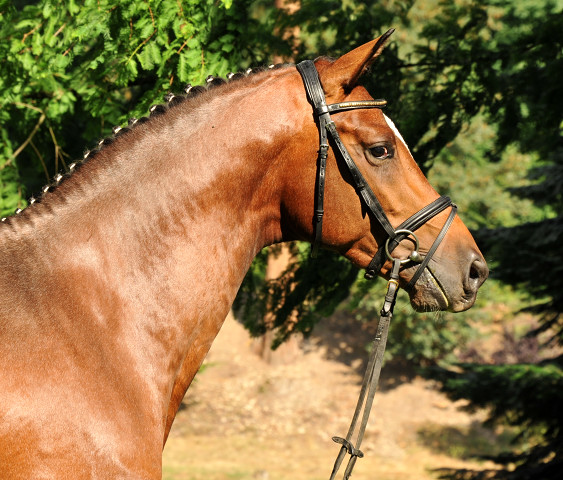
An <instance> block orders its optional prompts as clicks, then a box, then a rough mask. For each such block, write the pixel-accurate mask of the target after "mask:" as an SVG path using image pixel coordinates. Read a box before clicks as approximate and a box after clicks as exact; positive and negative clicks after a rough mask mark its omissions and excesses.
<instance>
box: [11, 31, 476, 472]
mask: <svg viewBox="0 0 563 480" xmlns="http://www.w3.org/2000/svg"><path fill="white" fill-rule="evenodd" d="M373 45H374V42H371V43H370V44H367V45H365V46H363V47H360V48H359V49H356V50H354V51H353V52H351V53H349V54H348V55H346V56H345V57H342V58H341V59H339V60H337V61H336V62H334V63H331V62H329V61H328V60H320V61H318V62H317V67H318V69H319V74H320V77H321V80H322V82H323V84H324V86H325V90H326V94H327V98H328V99H329V101H342V100H344V99H368V98H370V97H369V94H368V93H367V92H366V91H365V90H364V89H363V88H361V87H356V86H355V81H356V80H357V77H358V76H359V75H360V74H361V73H362V72H363V71H364V70H365V67H366V66H367V65H368V64H369V63H371V62H372V61H373V60H374V58H375V57H376V56H377V55H378V54H379V52H372V51H371V49H372V47H373ZM335 121H336V123H337V127H338V129H339V131H340V133H341V136H342V139H343V141H344V143H345V144H346V146H347V148H348V149H349V151H350V153H351V154H352V156H353V157H354V159H355V161H356V162H357V163H358V166H359V168H360V169H361V170H362V172H363V174H364V175H365V177H366V179H368V181H369V182H370V184H371V186H372V188H373V190H374V191H375V192H376V194H377V195H378V197H379V199H380V201H381V203H382V205H383V207H384V208H385V210H386V212H387V215H388V217H389V219H390V220H391V222H392V223H393V224H394V225H397V224H399V223H400V222H401V221H402V220H404V219H405V218H407V217H409V216H410V215H411V214H413V213H414V212H416V211H418V210H419V209H420V208H421V207H423V206H425V205H427V204H428V203H430V202H431V201H432V200H434V199H435V198H437V196H438V195H437V193H436V192H435V191H434V190H433V189H432V187H431V186H430V185H429V184H428V182H427V181H426V179H425V178H424V176H423V175H422V173H421V172H420V170H419V169H418V167H417V166H416V164H415V162H414V160H413V159H412V157H411V155H410V153H409V152H408V149H407V148H406V146H404V145H403V144H402V142H400V141H399V140H398V139H396V138H395V135H394V133H393V131H392V130H391V129H390V128H389V125H388V124H387V122H386V121H385V119H384V117H383V114H382V113H381V112H380V111H378V110H364V111H353V112H346V113H340V114H338V115H336V116H335ZM381 139H387V140H388V141H390V142H393V143H394V144H395V148H396V155H395V158H393V159H389V160H388V161H385V162H382V163H379V164H377V163H376V164H373V162H372V163H370V161H369V160H370V159H369V157H368V154H367V153H366V152H367V148H368V147H369V146H370V145H372V144H373V143H374V142H376V141H379V140H381ZM317 146H318V133H317V129H316V126H315V123H314V122H313V117H312V111H311V106H310V105H309V103H308V102H307V99H306V95H305V90H304V87H303V84H302V82H301V78H300V76H299V74H298V73H297V71H296V70H295V68H291V67H289V68H283V69H278V70H272V71H267V72H263V73H260V74H255V75H252V76H249V77H248V78H246V79H244V80H240V81H237V82H232V83H229V84H226V85H224V86H220V87H217V88H215V89H213V90H212V91H211V92H209V93H206V94H203V95H201V96H200V97H198V98H195V99H192V100H187V101H185V102H183V103H181V104H179V105H178V106H175V107H173V108H171V109H170V110H169V111H168V112H166V113H165V114H162V115H159V116H155V117H153V118H151V119H150V121H148V122H147V123H144V124H142V125H138V126H135V127H134V128H132V129H131V130H130V131H128V132H125V133H123V134H121V135H119V136H118V137H117V138H116V139H115V141H114V142H113V143H112V144H111V145H108V146H104V147H103V148H102V149H101V151H100V152H99V153H98V154H97V155H96V156H95V157H94V158H93V159H92V160H89V161H88V162H86V163H85V164H84V165H82V166H81V167H80V168H79V169H78V171H77V172H76V173H74V174H73V175H71V176H70V177H69V178H68V179H66V180H64V181H62V182H61V184H60V185H59V186H57V187H56V188H55V189H54V191H52V192H50V193H47V194H46V195H45V196H44V198H43V199H42V200H41V201H40V202H37V203H35V204H34V205H32V206H30V207H29V208H27V209H26V210H24V211H23V212H22V213H21V214H19V215H18V216H15V217H11V218H9V219H7V220H6V222H4V223H3V224H0V272H1V273H0V477H1V478H3V479H26V480H27V479H32V478H33V479H36V478H38V479H39V478H40V479H43V478H45V479H47V478H73V479H80V478H108V479H109V478H111V479H116V478H142V479H148V478H160V476H161V452H162V447H163V444H164V442H165V441H166V438H167V435H168V432H169V430H170V427H171V425H172V422H173V419H174V416H175V414H176V412H177V409H178V407H179V405H180V402H181V400H182V397H183V396H184V393H185V391H186V389H187V388H188V386H189V384H190V383H191V381H192V379H193V377H194V375H195V373H196V372H197V370H198V368H199V366H200V365H201V362H202V361H203V359H204V357H205V355H206V353H207V351H208V349H209V347H210V345H211V342H212V341H213V339H214V338H215V336H216V334H217V332H218V330H219V329H220V327H221V324H222V322H223V320H224V318H225V316H226V315H227V313H228V310H229V308H230V306H231V304H232V302H233V300H234V298H235V295H236V292H237V290H238V287H239V286H240V284H241V282H242V279H243V276H244V274H245V272H246V271H247V269H248V267H249V265H250V263H251V261H252V259H253V258H254V256H255V255H256V253H257V252H258V251H259V250H260V249H261V248H262V247H263V246H265V245H269V244H272V243H275V242H280V241H283V240H292V239H303V240H309V239H310V238H311V235H312V215H313V192H314V183H315V171H316V166H315V159H316V150H317ZM325 211H326V217H325V226H324V229H323V241H324V243H325V246H326V247H328V248H333V249H336V250H338V251H339V252H341V253H342V254H343V255H345V256H347V257H348V258H349V259H350V260H351V261H353V262H354V263H356V264H357V265H359V266H361V267H362V266H363V267H365V266H366V265H367V263H368V262H369V260H370V259H371V257H372V256H373V254H374V252H375V251H376V250H377V249H378V248H379V245H378V243H380V242H381V238H382V237H381V232H380V228H379V226H378V225H377V224H376V223H375V222H374V221H373V219H371V218H369V217H367V216H365V215H364V214H363V212H362V206H361V204H360V201H359V199H358V197H357V195H356V193H355V191H354V189H353V188H352V187H351V186H350V184H349V183H348V182H347V181H346V174H345V173H344V172H343V171H342V170H341V166H340V165H339V162H338V161H337V159H336V158H335V157H334V156H333V154H332V153H331V155H330V156H329V161H328V169H327V182H326V199H325ZM446 215H447V213H442V214H440V215H438V216H437V217H435V218H434V219H432V220H431V221H430V222H429V223H428V224H427V225H425V226H423V227H422V228H421V229H420V230H419V238H420V240H421V245H422V247H421V251H422V253H424V251H425V249H426V250H427V249H428V248H429V246H430V245H431V243H432V242H433V240H434V238H435V236H436V235H437V233H438V231H439V230H440V228H441V226H442V224H443V222H444V219H445V216H446ZM397 252H401V249H398V250H397ZM431 265H432V270H433V272H434V277H435V278H436V279H438V282H439V286H438V284H437V283H435V282H434V280H433V278H432V276H430V275H423V277H422V278H421V279H420V281H419V283H418V284H417V287H416V288H415V290H414V293H413V295H412V302H413V305H414V306H415V307H417V308H431V309H432V308H433V309H440V308H441V309H444V308H449V309H452V310H462V309H466V308H469V307H470V306H471V305H472V303H473V301H474V299H475V295H476V292H477V289H478V287H479V286H480V284H481V283H482V281H483V280H484V278H485V277H486V266H485V263H484V260H483V258H482V256H481V254H480V253H479V250H478V249H477V247H476V245H475V243H474V241H473V239H472V238H471V235H470V234H469V232H468V231H467V229H466V228H465V227H464V225H463V223H462V222H461V220H459V218H456V220H455V222H454V224H453V225H452V227H451V229H450V231H449V233H448V235H447V237H446V239H445V240H444V242H443V244H442V246H441V247H440V249H439V250H438V252H437V253H436V255H435V257H434V259H433V261H432V263H431ZM385 272H386V269H384V273H385ZM411 274H412V273H409V270H408V269H407V270H405V271H404V272H403V273H402V279H401V281H402V282H406V281H408V278H409V277H410V275H411Z"/></svg>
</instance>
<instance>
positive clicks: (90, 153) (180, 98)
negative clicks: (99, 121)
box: [1, 63, 292, 222]
mask: <svg viewBox="0 0 563 480" xmlns="http://www.w3.org/2000/svg"><path fill="white" fill-rule="evenodd" d="M291 65H292V64H284V63H280V64H277V65H269V66H268V67H258V68H248V69H247V70H245V71H244V72H238V73H232V72H231V73H229V74H228V75H227V78H220V77H214V76H212V75H209V76H208V77H207V78H206V80H205V84H204V85H196V86H192V85H191V84H187V85H186V86H185V87H184V92H183V93H181V94H174V93H171V92H170V93H167V94H166V95H165V96H164V103H162V104H155V105H152V106H151V107H150V108H149V115H148V116H145V117H141V118H130V119H129V121H128V123H127V125H126V126H123V127H122V126H115V127H113V128H112V134H111V135H110V136H108V137H105V138H102V139H101V140H99V141H98V143H97V144H96V146H95V147H93V148H92V149H89V150H85V151H84V154H83V156H82V158H81V159H79V160H75V161H74V162H72V163H70V164H69V166H68V169H67V170H66V171H64V172H59V173H57V175H55V176H54V177H53V179H52V181H51V182H50V183H48V184H47V185H45V186H44V187H43V188H42V189H41V191H40V192H39V193H38V194H36V195H33V196H32V197H31V198H30V199H29V206H31V205H33V204H34V203H40V202H41V200H42V199H43V198H44V197H45V196H46V194H47V193H50V192H53V191H55V189H56V188H57V187H58V186H59V185H61V184H62V183H63V182H64V181H65V180H66V179H68V178H69V177H71V176H72V174H73V173H74V172H76V171H77V170H79V169H80V167H81V166H82V165H84V164H85V163H86V162H88V161H90V160H91V159H92V158H94V157H95V156H97V155H98V154H99V153H100V152H101V151H103V150H104V147H106V146H108V145H111V144H112V143H113V142H114V141H115V140H116V139H117V138H119V137H120V136H122V135H123V134H125V133H127V132H130V131H131V130H133V129H134V128H135V127H137V126H138V125H141V124H144V123H147V122H149V121H150V120H151V119H152V118H155V117H159V116H161V115H163V114H165V113H166V112H168V110H170V109H172V108H175V107H177V106H178V105H181V104H183V103H185V102H186V101H190V100H193V99H195V98H197V97H200V96H201V95H204V94H207V93H208V92H210V91H212V90H215V89H216V88H218V87H221V86H223V85H227V84H232V83H233V82H236V81H239V80H241V79H246V78H248V77H249V76H252V75H255V74H257V73H262V72H264V71H268V70H278V69H280V68H285V67H289V66H291ZM25 208H26V207H24V209H25ZM24 209H21V208H18V209H16V210H15V212H14V215H18V214H20V213H21V212H22V211H23V210H24ZM6 220H7V218H6V217H4V218H2V219H1V221H2V222H4V221H6Z"/></svg>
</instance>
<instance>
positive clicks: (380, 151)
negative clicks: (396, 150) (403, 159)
mask: <svg viewBox="0 0 563 480" xmlns="http://www.w3.org/2000/svg"><path fill="white" fill-rule="evenodd" d="M369 152H370V153H371V154H372V155H373V156H374V157H375V158H378V159H380V160H384V159H385V158H389V157H390V156H391V153H390V151H389V149H388V148H387V147H385V146H384V145H377V146H375V147H371V148H370V149H369Z"/></svg>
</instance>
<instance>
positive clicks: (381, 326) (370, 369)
mask: <svg viewBox="0 0 563 480" xmlns="http://www.w3.org/2000/svg"><path fill="white" fill-rule="evenodd" d="M297 70H298V71H299V73H300V74H301V77H302V78H303V82H304V84H305V89H306V90H307V96H308V98H309V101H310V102H311V104H312V105H313V112H314V115H315V119H316V121H317V123H318V125H317V127H318V130H319V137H320V142H319V143H320V146H319V152H318V159H317V180H316V185H315V213H314V218H313V228H314V238H313V242H312V244H313V246H312V251H311V254H312V255H313V256H316V254H317V251H318V248H319V245H320V243H321V241H322V229H323V216H324V187H325V173H326V160H327V156H328V149H329V138H328V137H329V135H330V138H331V139H332V142H333V145H334V146H335V147H336V150H337V151H338V153H339V154H340V158H342V160H343V161H344V163H345V164H346V167H347V168H348V172H349V173H350V177H351V179H352V183H353V185H354V187H355V189H356V192H357V193H358V196H359V197H360V199H361V201H362V202H363V204H364V205H365V207H366V208H367V210H368V212H370V213H371V214H372V216H373V217H374V218H375V219H376V220H377V222H378V223H379V224H380V225H381V227H383V229H384V230H385V233H386V236H387V238H386V241H385V248H379V249H378V251H377V253H376V254H375V255H374V256H373V258H372V260H371V262H370V263H369V265H368V267H367V268H366V272H365V277H366V278H367V279H370V280H371V279H373V278H374V277H375V276H376V275H377V273H378V272H379V271H380V270H381V268H382V267H383V265H384V263H385V262H386V260H387V259H389V260H391V262H392V263H393V267H392V269H391V274H390V279H389V281H388V283H387V294H386V295H385V301H384V304H383V308H382V309H381V314H380V315H381V316H380V319H379V323H378V325H377V333H376V336H375V339H374V341H373V346H372V349H371V355H370V358H369V361H368V365H367V368H366V373H365V375H364V379H363V382H362V388H361V392H360V397H359V399H358V403H357V405H356V410H355V412H354V416H353V418H352V422H351V424H350V428H349V430H348V434H347V435H346V438H341V437H333V440H334V441H335V442H336V443H338V444H341V445H342V447H341V449H340V452H339V454H338V456H337V458H336V461H335V462H334V468H333V470H332V474H331V476H330V480H334V478H335V477H336V474H337V473H338V470H339V468H340V466H341V464H342V461H343V460H344V457H345V456H346V454H349V455H350V460H349V461H348V465H347V466H346V470H345V472H344V480H347V479H348V478H349V477H350V475H351V474H352V469H353V468H354V465H355V463H356V460H357V458H361V457H363V456H364V454H363V453H362V451H361V450H360V445H361V442H362V439H363V436H364V432H365V428H366V426H367V422H368V418H369V413H370V410H371V406H372V403H373V398H374V396H375V390H376V389H377V383H378V381H379V374H380V372H381V366H382V364H383V354H384V352H385V345H386V342H387V333H388V328H389V323H390V321H391V317H392V316H393V307H394V305H395V299H396V295H397V291H398V288H399V272H400V269H401V267H402V266H404V265H407V264H410V265H411V266H412V265H413V264H419V265H418V268H417V270H416V271H415V273H414V275H413V276H412V278H411V279H410V280H409V282H408V284H407V285H406V286H405V288H406V289H407V290H409V289H411V288H412V287H413V286H414V284H415V283H416V282H417V280H418V279H419V278H420V276H421V275H422V273H423V272H424V270H425V269H426V267H427V266H428V263H429V262H430V259H431V258H432V256H433V255H434V253H435V252H436V250H437V249H438V246H439V245H440V243H441V242H442V240H443V239H444V237H445V236H446V233H447V231H448V229H449V228H450V225H451V224H452V222H453V221H454V218H455V215H456V212H457V207H456V205H455V204H454V203H452V201H451V200H450V198H449V197H445V196H442V197H439V198H437V199H436V200H434V201H433V202H432V203H430V204H429V205H427V206H426V207H424V208H422V209H421V210H419V211H418V212H417V213H415V214H414V215H412V216H411V217H409V218H407V219H406V220H405V221H404V222H403V223H401V224H400V225H399V226H398V227H396V228H395V227H393V226H392V225H391V222H390V221H389V219H388V218H387V215H386V214H385V211H384V210H383V207H382V206H381V203H379V200H378V199H377V197H376V196H375V194H374V193H373V190H372V189H371V188H370V186H369V184H368V183H367V182H366V180H365V178H364V176H363V175H362V173H361V172H360V170H359V169H358V167H357V165H356V163H355V162H354V160H353V159H352V157H351V156H350V154H349V153H348V150H347V149H346V147H345V146H344V144H343V143H342V140H341V139H340V136H339V135H338V131H337V130H336V126H335V124H334V122H333V121H332V119H331V117H330V114H331V113H338V112H342V111H346V110H353V109H357V108H383V107H384V106H385V105H386V104H387V102H386V101H385V100H362V101H353V102H341V103H334V104H332V105H327V104H326V100H325V95H324V92H323V88H322V86H321V82H320V80H319V74H318V72H317V69H316V67H315V64H314V63H313V62H312V61H311V60H305V61H304V62H301V63H299V64H298V65H297ZM448 207H451V211H450V214H449V216H448V218H447V219H446V222H445V223H444V226H443V227H442V229H441V230H440V233H439V234H438V236H437V237H436V239H435V240H434V243H433V244H432V246H431V247H430V249H429V250H428V253H427V254H426V255H424V256H422V255H420V253H419V252H418V238H417V237H416V235H415V233H414V232H415V231H416V230H417V229H418V228H420V227H421V226H422V225H424V224H425V223H426V222H428V221H429V220H430V219H431V218H433V217H435V216H436V215H438V214H439V213H440V212H442V211H444V210H445V209H446V208H448ZM407 238H410V239H411V241H414V244H415V248H414V250H413V252H412V253H411V254H410V256H409V257H408V258H406V259H400V258H396V257H393V256H392V255H391V253H392V252H393V250H394V249H395V248H396V247H397V246H398V245H399V243H400V242H401V241H402V240H404V239H407ZM360 416H361V417H362V420H361V422H360V425H359V428H358V432H357V433H356V440H355V442H352V437H353V436H354V433H355V430H356V426H357V424H358V420H359V418H360Z"/></svg>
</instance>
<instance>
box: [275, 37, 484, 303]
mask: <svg viewBox="0 0 563 480" xmlns="http://www.w3.org/2000/svg"><path fill="white" fill-rule="evenodd" d="M391 33H392V31H389V32H387V33H386V34H385V35H383V36H381V37H380V38H378V39H375V40H373V41H372V42H369V43H367V44H365V45H363V46H361V47H359V48H356V49H355V50H353V51H351V52H349V53H347V54H345V55H343V56H342V57H340V58H338V59H337V60H330V59H326V58H321V59H317V60H316V61H315V64H314V69H312V68H311V66H312V65H313V64H312V62H310V65H308V67H309V70H316V72H318V79H319V80H320V82H319V87H318V89H319V92H317V91H315V86H311V85H309V86H307V78H306V75H305V74H304V73H303V70H304V68H305V67H301V68H300V71H301V73H302V76H303V80H304V81H305V86H306V87H307V95H306V92H305V91H304V90H305V87H303V86H301V87H298V86H296V88H297V89H298V91H300V96H299V98H300V100H299V99H298V100H296V103H297V105H298V108H299V110H300V112H301V114H300V119H301V123H300V124H299V128H298V129H297V130H298V131H299V133H297V134H296V135H295V136H294V142H292V143H291V144H290V145H287V146H286V148H285V151H284V155H286V158H288V159H289V160H288V161H289V162H290V166H289V167H287V166H286V170H285V171H286V177H287V178H286V180H285V182H284V185H285V188H284V195H283V198H282V231H283V232H284V235H285V238H298V239H303V240H311V239H315V238H316V240H317V241H319V243H321V244H322V246H323V247H325V248H330V249H333V250H336V251H338V252H339V253H341V254H342V255H344V256H345V257H347V258H348V259H350V260H351V261H352V262H353V263H354V264H356V265H357V266H359V267H360V268H367V269H368V270H369V269H371V270H372V274H373V273H375V274H378V275H380V276H383V277H389V274H390V270H391V265H392V261H391V260H392V259H393V258H400V259H402V260H403V262H402V263H403V265H402V267H401V271H400V274H399V277H400V279H399V282H400V285H401V286H402V287H404V288H406V289H407V290H408V291H409V295H410V300H411V304H412V306H413V307H414V308H415V309H416V310H418V311H428V310H450V311H455V312H457V311H463V310H466V309H468V308H470V307H471V306H472V305H473V303H474V302H475V299H476V295H477V290H478V289H479V287H480V286H481V284H482V283H483V282H484V281H485V279H486V278H487V276H488V268H487V264H486V262H485V259H484V258H483V256H482V254H481V252H480V251H479V249H478V247H477V245H476V244H475V241H474V239H473V237H472V236H471V234H470V232H469V231H468V229H467V227H466V226H465V225H464V224H463V222H462V221H461V220H460V218H459V217H457V216H456V215H455V209H456V206H455V205H453V204H451V202H450V201H449V199H447V197H440V196H439V195H438V193H437V192H436V191H435V190H434V189H433V188H432V186H431V185H430V183H429V182H428V180H427V179H426V177H425V176H424V174H423V173H422V172H421V170H420V168H419V167H418V165H417V164H416V162H415V160H414V158H413V156H412V154H411V152H410V150H409V148H408V146H407V144H406V142H405V141H404V139H403V137H402V136H401V134H400V133H399V131H398V130H397V128H396V127H395V125H394V124H393V122H392V121H391V120H390V119H389V118H388V117H387V116H386V115H384V113H383V112H382V111H381V108H379V107H382V106H383V105H384V103H385V102H384V101H380V102H377V101H373V98H372V97H371V96H370V95H369V93H368V92H367V91H366V89H365V88H364V87H362V86H360V85H358V80H359V79H360V77H361V76H362V74H364V73H365V71H366V70H367V69H368V68H369V67H370V65H371V64H372V63H373V62H374V61H375V59H376V58H377V57H378V56H379V55H380V53H381V51H382V50H383V48H384V44H385V41H386V40H387V38H388V37H389V35H390V34H391ZM298 69H299V66H298ZM311 75H312V76H313V77H314V76H315V75H316V73H315V72H313V73H312V74H311ZM294 81H295V82H302V80H301V79H299V78H298V77H296V78H295V79H294ZM315 81H316V80H315ZM315 81H312V82H313V83H315ZM309 83H311V81H309ZM321 86H322V87H321ZM321 90H322V91H321ZM323 95H324V99H323V98H322V97H323ZM315 97H317V98H315ZM307 100H308V101H307ZM311 104H312V105H313V109H311ZM373 107H376V108H373ZM330 113H332V115H330ZM331 124H332V125H331ZM324 128H326V129H327V130H329V133H331V132H332V135H326V134H323V129H324ZM335 131H336V132H337V133H334V132H335ZM319 132H320V133H321V138H320V144H321V147H320V149H319ZM327 139H328V143H327ZM323 143H325V144H327V145H329V146H330V148H328V152H327V153H328V155H327V156H326V154H325V156H326V160H324V159H321V157H322V150H323V147H322V144H323ZM339 144H341V145H340V146H339ZM317 150H319V152H320V153H318V152H317ZM325 150H326V147H325ZM317 157H318V163H317V165H315V158H317ZM323 162H326V167H324V166H321V163H323ZM295 172H300V173H299V174H298V175H296V174H295ZM325 172H326V173H325ZM315 184H316V185H317V187H316V193H315V195H313V194H312V192H313V185H315ZM364 184H367V185H364ZM364 187H365V188H364ZM323 190H324V193H323ZM366 191H368V192H371V193H368V194H366ZM370 195H371V196H370ZM359 197H360V198H359ZM444 198H445V199H444ZM374 204H378V205H375V206H374ZM429 211H431V213H429ZM313 212H314V213H313ZM312 218H313V220H312ZM319 224H320V225H319ZM407 227H408V228H407ZM415 229H416V234H415V233H414V230H415ZM401 230H404V231H402V232H401ZM390 237H393V238H390ZM436 239H438V240H436ZM388 240H391V242H393V241H395V245H393V244H391V248H389V242H388ZM415 244H416V247H417V252H416V253H415V256H416V258H415V256H413V255H412V252H413V249H414V248H415ZM386 247H387V250H388V253H386V254H383V252H384V251H385V248H386ZM393 247H396V248H395V250H393ZM391 252H392V253H391ZM426 257H428V258H427V259H426V260H424V259H425V258H426ZM409 258H410V260H412V261H409ZM423 260H424V261H423ZM421 261H423V263H422V265H419V263H420V262H421ZM374 265H376V266H377V267H376V268H375V270H374V269H373V266H374ZM419 268H420V272H418V269H419Z"/></svg>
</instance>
